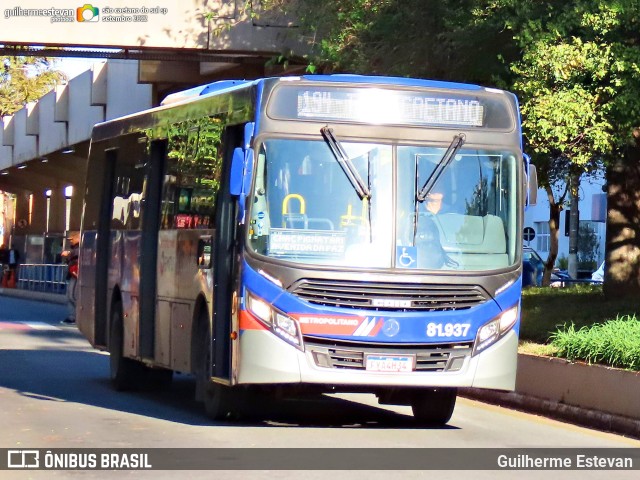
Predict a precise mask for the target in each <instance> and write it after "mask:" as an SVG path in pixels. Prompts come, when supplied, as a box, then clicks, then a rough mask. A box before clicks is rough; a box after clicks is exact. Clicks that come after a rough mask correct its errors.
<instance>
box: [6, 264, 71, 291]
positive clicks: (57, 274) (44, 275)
mask: <svg viewBox="0 0 640 480" xmlns="http://www.w3.org/2000/svg"><path fill="white" fill-rule="evenodd" d="M67 268H68V267H67V265H64V264H62V265H59V264H58V265H48V264H35V263H23V264H21V265H19V266H18V282H17V287H18V288H21V289H23V290H31V291H35V292H46V293H59V294H64V293H66V290H67Z"/></svg>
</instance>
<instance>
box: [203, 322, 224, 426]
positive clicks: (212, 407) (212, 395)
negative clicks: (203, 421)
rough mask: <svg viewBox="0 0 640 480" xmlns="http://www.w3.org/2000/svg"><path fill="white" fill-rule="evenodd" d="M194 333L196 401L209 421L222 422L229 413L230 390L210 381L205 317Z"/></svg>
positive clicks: (207, 329)
mask: <svg viewBox="0 0 640 480" xmlns="http://www.w3.org/2000/svg"><path fill="white" fill-rule="evenodd" d="M196 332H197V333H196V334H197V338H196V339H195V341H194V344H195V345H197V355H196V362H197V364H196V369H195V374H196V401H199V402H204V411H205V413H206V415H207V417H209V418H210V419H211V420H222V419H224V418H226V417H227V416H228V415H229V413H230V412H231V405H232V400H231V389H230V388H229V387H226V386H224V385H221V384H219V383H213V382H212V381H211V379H210V374H209V368H210V365H211V332H210V331H209V327H208V320H207V318H206V316H201V318H200V319H199V324H198V328H197V330H196Z"/></svg>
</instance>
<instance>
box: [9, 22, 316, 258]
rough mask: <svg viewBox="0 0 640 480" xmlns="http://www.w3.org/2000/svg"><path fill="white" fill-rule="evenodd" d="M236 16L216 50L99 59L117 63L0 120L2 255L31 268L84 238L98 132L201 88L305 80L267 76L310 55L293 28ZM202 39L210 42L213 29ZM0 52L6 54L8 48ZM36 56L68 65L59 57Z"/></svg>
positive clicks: (101, 64)
mask: <svg viewBox="0 0 640 480" xmlns="http://www.w3.org/2000/svg"><path fill="white" fill-rule="evenodd" d="M229 15H230V16H228V17H227V18H226V19H223V20H224V23H223V24H221V25H226V27H225V28H224V30H221V31H223V34H220V35H218V36H217V37H216V39H215V41H212V40H211V38H209V40H208V44H209V46H210V47H214V48H209V49H206V50H197V51H195V50H185V49H181V48H178V47H179V44H178V45H177V46H176V48H175V49H163V50H162V51H158V50H151V51H147V50H119V51H110V52H108V53H104V52H102V53H100V54H99V56H107V57H111V58H109V59H108V60H106V61H105V60H102V61H97V62H96V63H95V64H94V65H93V68H92V69H91V70H89V71H86V72H84V73H83V74H81V75H79V76H77V77H75V78H73V79H71V80H70V81H69V82H68V84H66V85H62V86H59V87H57V88H55V89H54V90H52V91H50V92H49V93H47V94H46V95H44V96H43V97H42V98H40V99H39V100H38V101H36V102H34V103H32V104H29V105H26V106H25V107H24V108H22V109H21V110H19V111H17V112H16V113H15V114H13V115H10V116H5V117H3V118H2V119H1V120H0V191H3V192H7V193H9V194H10V195H6V194H5V195H2V197H1V198H0V200H2V201H0V215H1V216H2V217H3V219H2V220H3V221H2V223H3V225H2V227H3V228H0V241H1V242H2V243H3V245H5V246H7V245H9V244H13V245H14V246H16V247H17V248H18V249H19V250H20V251H21V252H22V253H23V259H24V260H26V261H27V262H29V263H40V262H44V263H49V262H51V261H53V260H54V259H55V252H56V251H57V250H59V248H61V244H62V239H63V238H64V236H65V234H66V233H67V232H68V231H76V230H78V229H79V228H80V217H81V210H82V192H83V190H84V182H85V176H86V158H87V154H88V147H89V138H90V135H91V129H92V127H93V125H94V124H96V123H99V122H103V121H106V120H110V119H113V118H116V117H119V116H122V115H126V114H130V113H133V112H136V111H140V110H143V109H146V108H150V107H153V106H156V105H158V104H159V103H160V101H161V100H162V99H163V98H164V97H165V96H166V94H168V93H171V92H174V91H179V90H182V89H186V88H189V87H191V86H194V85H198V84H202V83H207V82H211V81H215V80H219V79H228V78H257V77H260V76H265V75H283V74H288V73H300V72H302V71H303V70H304V65H303V64H302V62H296V61H293V62H290V63H288V64H287V66H286V67H282V66H269V64H270V63H271V61H272V59H273V58H274V56H277V55H280V54H282V52H288V55H289V56H291V55H292V52H294V51H295V52H296V54H297V55H299V56H297V57H296V56H295V55H294V56H293V57H292V58H301V57H300V56H301V55H302V54H304V53H305V52H306V49H307V47H306V46H305V44H304V39H303V38H302V37H300V36H299V34H298V32H297V30H296V27H295V25H292V24H291V22H289V21H286V20H283V19H275V20H273V19H272V20H273V24H272V25H266V24H264V23H262V24H258V23H256V22H255V21H253V20H251V19H249V18H247V16H246V12H240V11H235V10H234V11H233V12H231V13H230V14H229ZM234 16H235V17H234ZM264 21H266V20H265V19H263V22H264ZM196 33H197V32H196ZM204 33H206V34H207V35H209V36H210V33H211V32H210V26H209V27H207V29H206V32H204ZM204 33H203V34H204ZM177 43H179V42H177ZM0 50H1V51H0V53H1V54H7V53H8V52H10V51H11V47H10V46H6V45H5V46H4V47H3V48H2V49H0ZM23 53H24V52H23V51H20V52H17V51H16V54H23ZM39 53H40V54H42V53H44V54H53V55H58V56H59V55H61V52H60V51H57V50H50V51H47V50H45V51H44V52H42V51H39ZM84 54H88V53H87V52H84ZM73 55H74V56H78V55H79V54H78V53H77V52H74V53H73ZM131 58H135V60H131ZM51 252H53V253H51Z"/></svg>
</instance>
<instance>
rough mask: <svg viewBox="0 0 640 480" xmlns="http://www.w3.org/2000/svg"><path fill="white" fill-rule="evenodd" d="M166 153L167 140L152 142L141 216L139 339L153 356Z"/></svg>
mask: <svg viewBox="0 0 640 480" xmlns="http://www.w3.org/2000/svg"><path fill="white" fill-rule="evenodd" d="M166 154H167V141H166V140H155V141H152V142H151V146H150V150H149V159H148V161H147V165H146V172H145V187H144V194H143V199H144V200H143V201H144V206H143V207H142V210H143V212H144V214H143V215H142V218H141V220H142V225H141V228H142V236H141V240H140V257H139V262H140V277H139V278H140V279H141V281H140V285H139V293H140V299H139V319H140V326H139V334H140V339H139V342H140V356H141V357H143V358H146V359H150V360H153V359H154V357H155V323H156V322H155V317H156V297H157V282H158V278H157V261H158V232H159V230H160V218H161V216H160V203H161V201H162V179H163V176H164V171H165V160H166Z"/></svg>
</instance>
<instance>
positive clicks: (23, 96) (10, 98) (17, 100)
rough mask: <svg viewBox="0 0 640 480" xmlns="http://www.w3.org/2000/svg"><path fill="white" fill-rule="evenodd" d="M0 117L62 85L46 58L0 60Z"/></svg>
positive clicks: (7, 58) (63, 79) (21, 57)
mask: <svg viewBox="0 0 640 480" xmlns="http://www.w3.org/2000/svg"><path fill="white" fill-rule="evenodd" d="M0 61H1V62H2V63H1V67H2V68H1V70H0V116H3V115H11V114H12V113H14V112H16V111H18V110H20V109H21V108H22V107H24V106H25V105H26V104H27V103H29V102H33V101H35V100H37V99H38V98H40V97H42V96H43V95H44V94H45V93H47V92H48V91H49V90H51V89H52V88H53V87H55V86H56V85H58V84H60V83H63V82H64V81H65V80H66V77H65V75H64V73H63V72H60V71H58V70H55V68H54V67H55V61H54V60H51V59H50V58H46V57H31V56H10V57H0Z"/></svg>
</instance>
